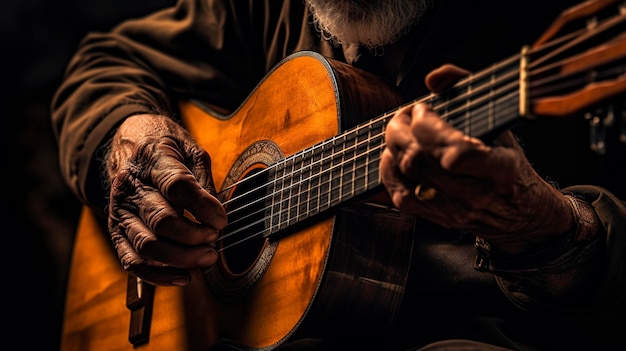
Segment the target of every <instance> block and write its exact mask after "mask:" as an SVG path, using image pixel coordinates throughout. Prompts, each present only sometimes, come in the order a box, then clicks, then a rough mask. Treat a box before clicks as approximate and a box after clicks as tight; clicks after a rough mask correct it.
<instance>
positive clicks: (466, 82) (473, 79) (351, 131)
mask: <svg viewBox="0 0 626 351" xmlns="http://www.w3.org/2000/svg"><path fill="white" fill-rule="evenodd" d="M516 58H518V56H516V57H513V58H511V59H509V60H507V61H505V62H504V63H502V64H500V65H494V66H493V67H492V68H491V69H490V70H488V71H489V72H481V73H480V74H475V75H473V76H472V77H469V78H465V79H464V80H463V81H460V82H459V83H458V85H456V86H455V87H456V88H457V89H458V90H461V89H462V88H465V87H466V86H470V85H471V84H473V83H475V82H476V81H477V80H479V79H482V78H484V77H485V76H486V75H487V74H491V73H492V72H495V71H497V70H499V69H502V67H503V66H504V65H505V64H510V62H512V61H515V59H516ZM502 78H504V79H506V80H509V79H512V78H517V73H516V72H512V74H507V75H506V76H504V77H502ZM502 78H500V81H503V80H502ZM497 82H498V81H496V82H493V81H491V82H490V83H489V84H490V85H486V86H481V87H480V89H472V90H471V94H469V95H468V94H467V92H465V93H464V94H461V95H458V96H456V97H455V98H454V99H451V100H445V101H444V102H443V103H442V104H440V105H436V106H433V108H434V109H435V110H442V111H443V110H447V109H448V106H453V105H460V104H459V102H467V101H469V100H470V98H471V97H472V96H474V95H477V94H480V93H482V92H484V90H485V89H486V88H487V87H489V86H494V85H496V84H495V83H497ZM512 84H515V82H513V83H512ZM492 96H493V95H492ZM437 99H440V97H439V96H437V95H435V94H430V95H428V96H426V97H422V98H420V99H417V100H414V101H412V102H410V103H407V104H405V105H402V106H401V107H398V108H396V109H394V110H392V111H391V112H387V113H385V114H384V115H382V116H379V117H378V118H375V119H373V120H371V121H369V122H368V123H365V124H362V125H359V126H356V127H354V128H352V129H348V130H346V131H345V132H343V133H342V134H340V135H337V136H334V137H333V138H331V139H328V140H326V141H324V142H323V143H321V144H317V145H313V146H312V147H310V148H307V149H305V150H303V151H301V152H299V153H298V154H295V155H293V156H291V157H288V158H286V159H284V160H281V161H280V162H278V163H276V164H274V165H272V166H270V167H268V168H267V170H268V171H269V170H271V169H276V168H279V167H281V166H283V165H284V164H285V163H287V162H289V161H291V159H292V158H293V157H297V156H300V155H304V154H306V153H308V152H311V151H312V150H313V149H324V148H325V147H326V146H332V145H334V144H335V143H336V141H337V140H338V139H340V138H342V137H344V136H345V135H349V134H355V133H356V132H357V131H358V130H360V129H368V128H371V126H372V125H374V124H378V123H381V122H382V121H384V120H385V119H388V118H390V117H391V116H392V115H393V114H394V113H395V111H396V110H398V109H400V108H402V107H404V106H410V105H413V104H416V103H418V102H427V101H431V102H432V101H436V100H437ZM480 101H481V102H483V101H484V99H483V100H480ZM468 107H470V106H467V105H466V104H463V106H462V107H461V108H460V109H463V111H464V109H467V108H468ZM460 109H459V110H460ZM446 112H447V113H448V115H450V117H449V118H453V117H454V116H453V114H454V113H455V112H458V110H452V111H450V110H448V111H446ZM461 112H462V111H461ZM442 118H447V117H446V116H442ZM477 120H478V119H477ZM366 142H367V141H366ZM357 146H362V145H357ZM333 156H334V155H331V156H330V157H333ZM326 160H327V159H326ZM326 160H325V159H320V160H318V161H319V162H323V161H326ZM257 176H261V174H258V173H256V174H254V175H251V176H250V177H248V178H245V179H243V180H242V181H246V180H253V179H251V178H252V177H257ZM277 180H281V179H275V180H274V181H277ZM240 182H241V181H240ZM240 182H237V183H235V184H232V185H230V186H229V187H227V188H225V189H223V190H221V191H220V194H223V193H226V192H230V191H232V189H233V188H234V187H236V186H239V185H240ZM247 195H248V193H244V194H240V196H239V197H241V196H247ZM238 199H239V198H238V197H236V198H231V199H229V200H228V201H226V202H224V205H228V204H229V203H230V202H233V201H236V200H238Z"/></svg>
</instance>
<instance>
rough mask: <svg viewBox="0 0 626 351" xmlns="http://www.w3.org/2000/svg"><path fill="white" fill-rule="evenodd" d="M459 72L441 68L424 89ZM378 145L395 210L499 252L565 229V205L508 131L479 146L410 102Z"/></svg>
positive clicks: (568, 214) (568, 221) (568, 216)
mask: <svg viewBox="0 0 626 351" xmlns="http://www.w3.org/2000/svg"><path fill="white" fill-rule="evenodd" d="M466 74H467V72H466V71H464V70H462V69H460V68H458V67H455V66H451V65H446V66H442V67H441V68H440V69H438V70H435V71H433V72H431V74H429V75H428V76H427V78H426V85H427V86H428V88H429V89H431V90H432V91H434V92H438V91H441V90H442V89H444V88H445V87H447V86H449V85H450V84H451V83H452V82H454V81H456V80H458V79H459V78H460V77H462V76H464V75H466ZM385 140H386V143H387V148H386V149H385V151H384V152H383V156H382V160H381V176H382V181H383V184H384V185H385V187H386V188H387V191H388V193H389V194H390V196H391V199H392V201H393V204H394V205H395V206H396V207H398V208H399V209H400V210H403V211H405V212H409V213H413V214H416V215H418V216H420V217H423V218H426V219H428V220H429V221H431V222H434V223H436V224H438V225H441V226H443V227H445V228H450V229H459V230H466V231H472V232H474V233H476V234H477V235H480V236H481V237H483V238H484V239H486V240H488V241H489V242H490V243H491V245H492V247H493V248H494V249H496V250H498V251H500V252H502V253H521V252H523V251H524V250H527V249H529V248H531V247H532V246H533V245H536V244H540V243H542V242H544V241H546V240H549V239H550V238H551V237H553V236H555V235H560V234H562V233H564V232H566V231H567V230H569V229H570V228H572V226H573V220H574V219H573V214H572V211H571V208H570V204H569V201H568V200H567V199H566V198H565V197H564V195H562V194H561V193H560V192H559V191H558V190H556V189H554V188H553V187H552V186H551V185H550V184H548V183H546V182H545V181H544V180H543V179H542V178H541V177H540V176H539V175H538V174H537V173H536V172H535V171H534V169H533V168H532V166H531V165H530V163H529V162H528V160H527V159H526V157H525V155H524V152H523V150H522V149H521V147H520V146H519V144H518V142H517V140H516V139H515V137H514V136H513V134H512V133H511V132H509V131H507V132H505V133H503V134H502V135H501V136H499V138H498V139H497V140H496V142H495V143H494V144H493V145H486V144H484V143H483V142H482V141H480V140H478V139H476V138H471V137H469V136H467V135H465V134H463V133H462V132H461V131H460V130H458V129H456V128H453V127H452V126H450V125H449V124H448V123H447V122H446V121H444V120H443V119H441V118H440V116H439V115H438V114H437V113H436V112H435V111H433V110H432V109H430V107H429V106H427V105H426V104H416V105H414V106H412V107H406V108H403V109H401V110H399V111H398V112H397V113H396V114H395V115H394V117H393V118H392V119H391V120H390V121H389V124H388V125H387V129H386V134H385ZM419 184H421V185H422V187H424V186H427V187H432V188H434V189H435V190H436V194H435V196H434V198H432V199H430V200H427V201H420V200H418V198H417V197H416V194H415V188H416V186H417V185H419Z"/></svg>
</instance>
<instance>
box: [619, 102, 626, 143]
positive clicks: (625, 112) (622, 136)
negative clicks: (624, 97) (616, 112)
mask: <svg viewBox="0 0 626 351" xmlns="http://www.w3.org/2000/svg"><path fill="white" fill-rule="evenodd" d="M619 141H621V142H622V143H624V144H626V104H624V108H622V109H621V113H620V121H619Z"/></svg>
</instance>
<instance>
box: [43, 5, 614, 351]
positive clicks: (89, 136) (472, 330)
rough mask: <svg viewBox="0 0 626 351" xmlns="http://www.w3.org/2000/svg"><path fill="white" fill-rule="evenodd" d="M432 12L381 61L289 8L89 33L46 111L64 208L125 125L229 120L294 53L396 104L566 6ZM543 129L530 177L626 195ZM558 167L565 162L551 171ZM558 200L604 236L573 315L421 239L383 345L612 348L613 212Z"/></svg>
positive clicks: (595, 194)
mask: <svg viewBox="0 0 626 351" xmlns="http://www.w3.org/2000/svg"><path fill="white" fill-rule="evenodd" d="M436 2H437V5H436V6H434V8H433V9H432V10H431V12H430V13H429V14H428V15H427V16H426V17H425V18H424V19H423V20H422V22H420V24H419V25H418V26H417V27H416V28H414V30H413V31H412V32H411V33H410V34H409V35H408V36H407V37H405V38H404V39H402V40H401V41H400V42H399V43H398V44H397V45H394V46H392V47H390V48H389V49H388V50H389V52H388V53H383V54H382V55H378V54H377V53H373V52H370V51H368V50H359V51H356V50H355V49H354V48H351V47H345V48H342V47H333V46H331V45H330V44H329V43H328V42H326V41H324V40H323V39H321V38H320V36H319V35H318V33H317V32H316V31H315V29H314V28H313V27H312V25H311V19H310V17H309V14H308V11H307V10H306V8H305V6H304V4H303V2H302V1H300V0H298V1H288V0H284V1H271V0H266V1H252V0H250V1H240V0H233V1H217V0H216V1H210V0H181V1H179V2H178V4H177V5H176V6H175V7H172V8H168V9H164V10H163V11H160V12H157V13H155V14H153V15H151V16H148V17H146V18H142V19H137V20H130V21H127V22H125V23H122V24H121V25H119V26H118V27H116V28H115V29H114V30H113V31H112V32H110V33H92V34H90V35H88V36H87V37H86V38H85V40H84V41H83V42H82V44H81V46H80V48H79V50H78V52H77V53H76V55H75V57H74V58H73V60H72V61H71V63H70V65H69V67H68V71H67V79H66V80H65V82H64V83H63V85H62V86H61V87H60V89H59V90H58V93H57V95H56V97H55V100H54V101H53V105H52V110H53V111H52V112H53V116H52V117H53V125H54V129H55V132H56V135H57V137H58V139H59V143H60V146H61V148H60V158H61V170H62V173H63V176H64V177H65V179H66V181H67V183H68V184H69V185H70V187H71V189H72V190H73V191H74V193H75V194H76V196H78V197H79V198H80V199H81V200H82V201H83V202H85V203H86V204H89V205H90V206H92V207H95V208H97V209H98V210H101V209H102V208H103V206H104V205H105V194H104V191H103V186H102V185H101V179H100V177H99V175H100V172H101V168H100V167H101V164H100V161H101V160H100V159H99V158H98V156H99V155H100V153H99V150H100V148H101V147H102V146H103V145H104V143H105V142H106V140H107V139H108V137H109V136H110V135H111V133H112V131H113V130H114V128H115V127H116V125H118V124H119V123H120V122H121V121H122V120H123V119H124V118H126V117H128V116H131V115H134V114H139V113H161V114H167V115H170V116H172V117H174V118H176V115H177V114H178V111H177V105H176V103H175V102H176V101H177V100H181V99H190V98H193V99H198V100H202V101H206V102H208V103H212V104H215V105H218V106H221V107H223V108H226V109H228V110H231V111H232V110H234V109H236V108H237V106H239V104H241V103H242V101H243V100H244V99H245V98H246V97H247V96H248V95H249V94H250V92H251V91H252V90H253V89H254V87H255V85H256V84H257V83H259V82H260V81H261V80H262V79H263V77H264V76H265V75H266V74H267V72H268V71H269V70H270V69H271V68H272V67H274V66H275V65H276V64H277V63H278V62H280V60H281V59H283V58H285V57H286V56H288V55H289V54H291V53H294V52H297V51H300V50H313V51H317V52H319V53H321V54H323V55H324V56H327V57H331V58H334V59H337V60H340V61H346V62H348V63H350V64H353V65H354V66H356V67H360V68H363V69H366V70H370V71H372V72H374V73H376V74H379V75H381V76H383V77H385V78H386V79H388V80H389V81H390V82H393V83H395V84H396V85H397V86H398V89H399V91H400V92H401V94H402V95H403V96H404V97H405V98H406V99H407V101H408V100H409V99H414V98H417V97H420V96H422V95H424V94H426V93H427V91H426V88H425V86H424V83H423V77H424V76H425V74H426V73H427V72H429V71H431V70H432V69H434V68H436V67H438V66H439V65H441V64H443V63H454V64H456V65H458V66H461V67H464V68H466V69H469V70H472V71H476V70H479V69H482V68H485V67H487V66H488V65H489V64H491V63H494V62H497V61H499V60H502V59H504V58H506V57H508V56H510V55H513V54H515V53H517V52H518V51H519V50H520V48H521V45H523V44H529V43H532V42H533V41H534V40H535V39H537V38H538V37H539V36H540V34H541V33H542V31H543V30H544V29H545V28H546V27H547V26H548V24H549V23H550V21H552V19H554V18H556V17H557V16H558V14H559V12H560V11H561V10H563V9H565V8H567V7H569V6H570V5H572V4H574V3H576V2H573V1H549V2H548V1H543V2H539V1H512V2H511V1H497V2H496V1H493V2H490V1H471V2H468V1H436ZM530 23H532V26H531V25H530ZM394 50H399V51H403V52H405V55H404V56H403V57H402V59H401V60H400V65H399V68H398V69H397V70H391V69H389V68H390V67H394V66H392V64H393V63H395V62H396V61H393V60H392V58H393V57H394V55H393V54H392V53H393V51H394ZM395 57H398V56H395ZM102 68H107V69H102ZM110 68H114V69H110ZM303 74H306V73H303ZM85 101H91V102H92V103H90V104H86V103H85ZM581 120H582V119H581ZM551 123H552V124H550V123H549V124H548V128H552V129H548V132H540V131H538V130H537V129H536V128H538V127H540V125H536V124H533V128H535V129H531V128H528V127H520V128H519V130H517V131H518V132H519V135H520V136H521V138H522V142H523V143H524V146H525V147H526V146H529V150H531V151H529V155H528V156H529V158H530V159H531V161H532V162H534V163H535V164H536V166H537V169H538V172H539V173H540V174H541V175H542V176H545V177H550V178H552V179H554V180H555V181H558V182H561V184H563V185H566V186H569V185H574V184H577V183H580V184H592V183H593V184H599V185H604V186H606V187H607V188H609V189H611V190H613V191H614V193H615V194H618V195H619V196H620V197H621V196H622V195H626V193H624V190H623V189H624V185H623V182H619V183H618V180H622V179H624V178H619V175H620V174H622V175H623V174H624V167H625V164H626V162H625V161H624V155H626V152H624V147H623V145H622V146H619V145H618V146H617V147H618V148H621V149H617V151H615V149H613V151H612V153H611V154H610V155H608V156H607V159H608V161H598V157H596V156H595V155H593V154H592V153H591V152H589V151H588V150H586V149H585V150H583V151H580V153H578V150H582V148H580V145H581V144H582V145H584V146H585V147H586V146H587V145H586V141H584V142H582V143H581V142H580V141H576V142H573V144H575V145H576V146H577V147H575V148H573V149H574V150H577V151H576V154H575V156H570V155H569V154H568V153H566V152H564V155H561V154H556V152H555V150H553V146H551V144H549V142H550V138H553V137H556V135H557V134H552V135H550V134H547V133H554V130H562V128H564V127H565V128H566V129H565V130H566V133H565V135H566V136H565V137H564V138H567V137H569V136H570V135H571V136H579V135H580V128H585V127H586V126H585V125H584V124H581V123H572V126H571V128H570V126H569V125H566V124H565V123H561V122H551ZM575 128H578V129H575ZM582 135H585V134H582ZM546 136H549V137H546ZM565 143H567V142H565ZM533 144H536V145H533ZM569 144H570V145H571V144H572V142H570V143H569ZM546 145H548V146H547V147H546ZM570 150H571V149H570ZM615 154H617V156H614V155H615ZM566 157H571V159H572V160H570V161H567V160H565V161H564V159H565V158H566ZM555 160H561V161H560V162H556V161H555ZM568 160H569V159H568ZM585 162H587V163H585ZM585 164H589V165H591V166H590V167H589V168H587V167H586V166H584V165H585ZM588 169H592V170H593V172H592V173H593V175H592V174H589V172H590V171H587V170H588ZM596 173H598V174H602V175H603V176H602V177H601V176H599V175H596ZM569 190H571V191H573V192H575V193H576V194H578V195H581V196H584V197H585V199H587V200H588V201H589V202H591V203H592V204H593V206H594V208H595V209H596V211H597V213H598V215H599V216H600V218H601V219H602V222H603V224H604V226H605V228H607V230H608V235H607V238H606V252H605V254H606V262H605V268H604V269H603V270H602V274H600V275H599V276H598V289H597V291H595V292H594V294H593V298H591V299H590V300H589V301H587V302H585V303H583V304H581V306H571V307H572V309H571V311H574V312H571V311H570V312H562V311H561V307H564V306H559V304H558V302H550V303H548V302H545V303H543V304H541V303H537V301H535V300H534V299H533V298H532V296H530V297H528V298H521V299H520V298H519V296H520V295H519V293H512V292H511V291H507V290H506V289H502V286H500V285H499V284H498V282H497V281H496V280H495V279H494V277H493V275H491V274H489V273H480V272H477V271H476V270H474V269H473V267H472V263H473V259H474V251H473V249H472V245H473V238H472V237H471V235H468V234H460V233H458V232H453V233H450V232H442V231H441V230H432V231H431V230H425V231H424V233H420V236H418V238H417V239H416V240H417V241H416V244H415V245H416V247H415V253H414V257H415V259H414V260H413V262H412V264H413V265H412V275H411V278H410V280H409V284H408V288H407V292H406V294H405V296H406V297H405V303H404V307H403V308H402V311H401V315H400V318H399V322H398V324H397V325H396V327H395V328H394V330H393V332H392V335H391V337H390V340H393V341H392V342H391V344H392V345H393V346H395V347H397V348H398V349H407V348H411V347H419V346H422V345H426V344H428V343H431V342H436V341H439V340H446V339H472V340H476V341H481V342H487V343H491V344H494V345H500V346H502V347H507V348H512V349H522V350H535V349H541V350H552V349H577V348H581V347H583V348H594V349H614V348H613V347H614V346H615V347H616V346H617V343H618V342H621V343H622V344H623V345H626V343H625V342H624V335H623V333H622V334H621V335H620V333H621V332H620V330H621V329H620V326H621V328H622V329H623V327H624V320H625V319H624V317H626V315H625V314H624V308H625V306H624V300H625V298H626V207H624V204H623V203H621V202H620V201H619V200H618V199H617V198H616V197H614V196H613V195H612V194H610V193H609V192H607V191H606V190H604V189H602V188H598V187H591V186H588V187H578V188H571V189H569ZM620 192H621V193H620ZM423 226H424V227H426V228H428V224H427V223H424V224H423ZM503 291H504V292H505V293H504V294H503ZM522 295H523V293H522ZM542 310H543V311H542ZM545 311H548V312H546V313H538V312H545ZM620 339H621V340H620ZM351 341H352V342H354V340H351ZM598 345H600V346H598ZM386 346H389V344H387V345H385V347H386Z"/></svg>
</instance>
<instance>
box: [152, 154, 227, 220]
mask: <svg viewBox="0 0 626 351" xmlns="http://www.w3.org/2000/svg"><path fill="white" fill-rule="evenodd" d="M161 149H162V151H163V152H162V154H161V156H160V157H159V158H158V159H157V161H156V163H155V165H154V167H153V168H152V171H151V174H150V176H151V179H152V182H154V184H155V186H156V187H157V188H158V189H159V190H160V191H161V192H162V193H163V195H164V196H165V197H166V198H167V199H168V201H170V202H171V203H172V204H174V206H176V207H178V208H183V209H185V210H187V211H189V213H191V215H193V217H194V218H195V219H196V220H198V221H199V222H201V223H203V224H206V225H208V226H211V227H212V228H214V229H216V230H219V229H223V228H224V227H225V226H226V224H227V218H226V212H225V210H224V207H223V206H222V204H221V203H220V202H219V200H217V198H215V197H214V196H213V195H212V194H211V193H210V192H209V190H208V189H207V188H210V189H212V184H211V182H210V181H208V180H207V177H208V176H206V175H205V176H203V179H204V184H201V183H199V182H198V179H197V178H196V176H195V175H194V174H193V173H192V172H191V170H190V169H189V168H187V167H186V166H185V165H184V164H183V163H182V162H183V160H181V159H180V154H179V153H178V152H177V151H176V150H174V149H171V148H169V147H167V146H162V147H161ZM193 168H194V169H198V168H203V171H202V172H207V170H208V169H210V164H207V163H205V162H202V163H201V164H200V165H196V166H194V167H193Z"/></svg>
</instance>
